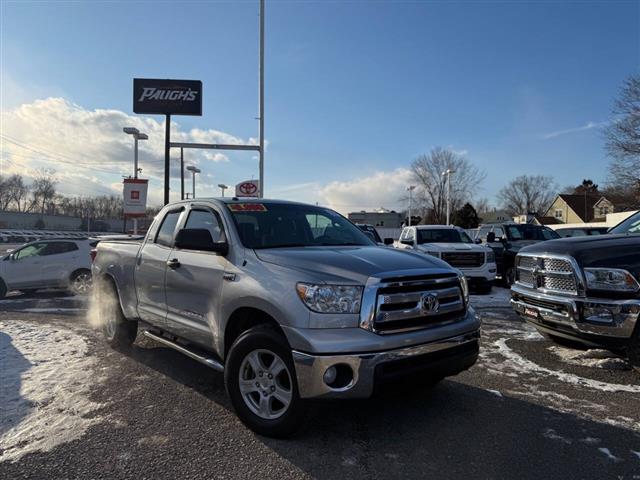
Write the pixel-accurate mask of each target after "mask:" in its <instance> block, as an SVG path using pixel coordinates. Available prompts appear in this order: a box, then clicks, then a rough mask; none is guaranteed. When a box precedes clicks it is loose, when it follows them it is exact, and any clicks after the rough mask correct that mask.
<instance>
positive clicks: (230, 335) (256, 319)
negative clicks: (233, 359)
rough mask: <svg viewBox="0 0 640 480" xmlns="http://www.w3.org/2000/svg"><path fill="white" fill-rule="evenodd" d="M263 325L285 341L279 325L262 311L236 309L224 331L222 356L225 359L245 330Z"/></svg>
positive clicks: (246, 308) (248, 308)
mask: <svg viewBox="0 0 640 480" xmlns="http://www.w3.org/2000/svg"><path fill="white" fill-rule="evenodd" d="M259 325H264V326H265V327H269V328H272V329H274V330H275V331H277V332H278V333H279V334H280V335H282V337H283V338H284V339H285V341H286V336H285V334H284V332H283V331H282V328H281V327H280V324H279V323H278V322H277V321H276V319H275V318H273V317H272V316H271V315H269V314H268V313H267V312H265V311H264V310H260V309H259V308H255V307H240V308H238V309H236V310H235V311H234V312H233V313H232V314H231V316H230V317H229V320H228V321H227V323H226V326H225V330H224V356H225V358H226V356H227V354H228V353H229V349H230V348H231V345H233V342H235V341H236V339H237V338H238V337H240V335H242V334H243V333H244V332H246V331H247V330H249V329H251V328H253V327H257V326H259Z"/></svg>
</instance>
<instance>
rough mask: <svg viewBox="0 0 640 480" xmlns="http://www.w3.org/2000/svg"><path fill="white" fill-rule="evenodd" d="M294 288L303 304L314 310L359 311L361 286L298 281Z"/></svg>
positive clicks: (330, 311) (321, 311)
mask: <svg viewBox="0 0 640 480" xmlns="http://www.w3.org/2000/svg"><path fill="white" fill-rule="evenodd" d="M296 290H297V291H298V296H299V297H300V299H301V300H302V301H303V302H304V304H305V305H306V306H307V307H309V309H310V310H312V311H314V312H318V313H360V300H361V298H362V287H361V286H356V285H311V284H308V283H298V284H297V285H296Z"/></svg>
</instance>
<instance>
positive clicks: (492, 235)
mask: <svg viewBox="0 0 640 480" xmlns="http://www.w3.org/2000/svg"><path fill="white" fill-rule="evenodd" d="M495 241H496V234H495V233H493V232H489V233H487V243H493V242H495Z"/></svg>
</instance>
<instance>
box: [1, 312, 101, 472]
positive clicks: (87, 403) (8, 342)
mask: <svg viewBox="0 0 640 480" xmlns="http://www.w3.org/2000/svg"><path fill="white" fill-rule="evenodd" d="M87 351H88V345H87V342H86V341H85V339H84V338H83V337H82V336H80V335H78V334H76V333H74V332H72V331H71V330H68V329H65V328H61V327H55V326H49V325H45V324H42V323H39V324H32V323H26V322H18V321H0V365H2V368H1V369H0V385H2V389H1V391H0V461H5V460H13V461H15V460H17V459H19V458H20V457H22V456H23V455H25V454H27V453H30V452H34V451H48V450H51V449H53V448H54V447H55V446H57V445H59V444H61V443H66V442H70V441H72V440H76V439H78V438H80V437H82V435H83V434H84V432H85V431H86V430H87V428H89V427H90V426H91V425H94V424H96V423H99V422H100V421H101V418H99V417H95V416H93V412H94V411H95V410H97V409H98V408H99V407H101V405H100V404H98V403H95V402H92V401H91V400H89V391H90V388H91V386H92V385H94V384H95V383H97V382H101V381H102V379H101V378H100V377H99V376H97V375H96V369H95V366H96V359H95V358H93V357H91V356H87Z"/></svg>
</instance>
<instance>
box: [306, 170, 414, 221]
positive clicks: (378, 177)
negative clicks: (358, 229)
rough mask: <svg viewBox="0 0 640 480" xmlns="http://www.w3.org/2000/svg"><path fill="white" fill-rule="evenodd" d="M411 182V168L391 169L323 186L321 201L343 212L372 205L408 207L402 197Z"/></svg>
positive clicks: (365, 208)
mask: <svg viewBox="0 0 640 480" xmlns="http://www.w3.org/2000/svg"><path fill="white" fill-rule="evenodd" d="M409 183H411V171H410V170H409V169H407V168H397V169H395V170H393V171H390V172H375V173H373V174H372V175H369V176H367V177H361V178H357V179H354V180H347V181H334V182H331V183H329V184H327V185H325V186H324V187H322V188H321V189H320V192H319V193H320V196H321V199H322V203H324V204H326V205H327V206H329V207H331V208H333V209H335V210H338V211H339V212H341V213H347V212H353V211H358V210H371V209H372V208H379V207H384V208H389V209H393V210H401V209H403V208H405V202H404V201H403V200H402V199H403V198H404V197H405V196H406V194H407V192H406V188H407V186H408V185H409Z"/></svg>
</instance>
